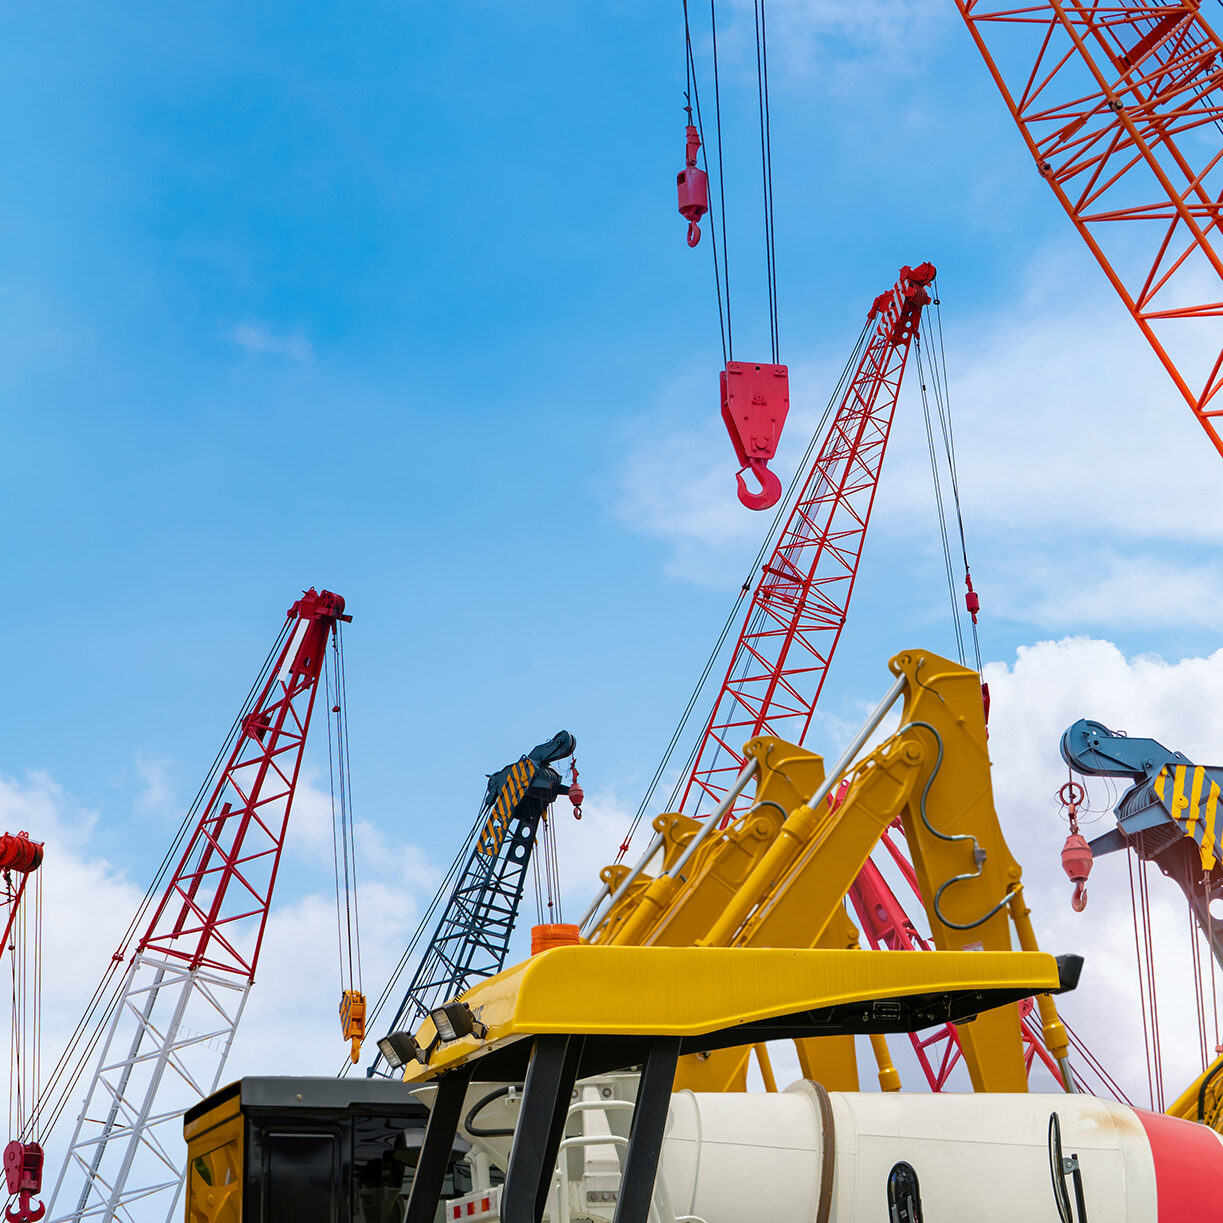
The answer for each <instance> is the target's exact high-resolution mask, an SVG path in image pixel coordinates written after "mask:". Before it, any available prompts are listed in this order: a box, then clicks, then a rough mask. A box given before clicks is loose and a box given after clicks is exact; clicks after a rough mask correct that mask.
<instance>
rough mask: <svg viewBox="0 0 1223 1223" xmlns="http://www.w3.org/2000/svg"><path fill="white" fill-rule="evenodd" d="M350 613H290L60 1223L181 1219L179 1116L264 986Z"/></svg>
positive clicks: (116, 1040)
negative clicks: (278, 904) (283, 879)
mask: <svg viewBox="0 0 1223 1223" xmlns="http://www.w3.org/2000/svg"><path fill="white" fill-rule="evenodd" d="M343 612H344V600H343V599H342V598H340V596H339V595H335V594H332V593H331V592H329V591H326V590H324V591H322V592H316V591H315V590H313V589H312V590H309V591H307V592H306V594H305V595H304V596H303V597H302V598H301V599H299V600H298V601H297V602H296V603H294V604H293V606H292V607H291V608H290V609H289V612H288V618H287V623H286V626H285V630H284V631H283V632H282V633H281V636H280V640H279V642H278V649H274V651H273V658H272V659H271V660H269V661H270V666H269V667H268V669H267V670H266V673H265V674H266V678H265V680H264V682H263V683H262V684H261V685H257V687H256V692H255V694H254V696H253V699H252V701H251V703H250V705H249V706H248V708H247V709H246V710H245V711H244V712H243V714H242V716H241V717H240V718H239V721H238V724H237V727H236V732H237V733H236V738H235V741H234V743H233V747H232V750H231V751H230V753H229V756H228V760H227V761H226V763H225V766H224V768H223V769H222V770H221V772H220V773H219V775H218V779H217V781H216V784H215V785H214V787H213V789H212V791H211V792H210V795H209V797H208V800H207V802H206V803H205V804H204V805H203V807H202V814H201V815H200V817H199V819H198V821H197V822H196V823H195V826H194V828H193V829H192V830H191V831H190V833H189V835H188V838H187V842H186V848H185V850H184V851H183V853H182V856H181V858H180V859H179V861H178V865H177V867H176V869H175V871H174V874H173V877H172V878H171V880H170V883H169V886H168V887H167V888H166V890H165V892H164V894H163V895H162V897H161V900H160V903H159V904H158V906H157V909H156V911H155V913H154V914H153V918H152V920H151V921H150V923H149V925H148V928H147V929H146V930H145V932H144V934H143V936H142V937H141V939H140V941H139V943H138V944H137V947H136V951H135V953H134V954H133V956H132V959H131V962H130V964H129V965H128V968H127V972H126V974H125V977H124V980H123V986H122V992H121V994H120V996H119V999H118V1003H117V1005H116V1007H115V1010H114V1014H113V1017H112V1019H111V1021H110V1025H109V1028H108V1030H107V1033H106V1038H105V1043H104V1045H103V1048H102V1052H101V1055H100V1057H99V1060H98V1063H97V1068H96V1070H95V1071H94V1075H93V1079H92V1081H91V1083H90V1085H89V1090H88V1092H87V1094H86V1096H85V1102H84V1105H83V1106H82V1109H81V1113H80V1116H79V1118H78V1120H77V1124H76V1130H75V1132H74V1133H73V1136H72V1143H71V1146H70V1147H69V1151H68V1157H67V1160H66V1162H65V1164H64V1168H63V1170H62V1171H61V1172H60V1175H59V1179H58V1181H57V1182H56V1186H55V1192H54V1194H53V1195H52V1199H51V1209H50V1215H51V1218H52V1219H59V1220H69V1219H71V1220H74V1221H76V1220H81V1219H95V1218H96V1219H105V1220H108V1221H109V1220H111V1219H120V1220H130V1221H131V1223H136V1220H140V1221H141V1223H146V1221H147V1220H149V1219H152V1218H154V1217H155V1216H156V1215H157V1214H159V1213H160V1214H161V1215H162V1217H164V1218H165V1219H167V1220H169V1219H171V1218H173V1216H174V1214H175V1208H176V1204H177V1201H178V1195H179V1190H180V1188H181V1184H182V1177H183V1168H182V1165H181V1150H182V1135H181V1127H182V1113H183V1109H184V1108H185V1107H187V1106H189V1105H191V1104H194V1103H195V1102H196V1101H197V1100H199V1099H201V1098H203V1097H204V1096H206V1095H208V1094H210V1093H211V1092H213V1091H215V1090H216V1088H217V1086H218V1084H219V1081H220V1075H221V1071H222V1068H223V1067H224V1064H225V1059H226V1057H227V1055H228V1053H229V1049H230V1045H231V1044H232V1041H233V1036H234V1031H235V1029H236V1028H237V1026H238V1022H239V1020H240V1019H241V1017H242V1011H243V1007H244V1006H245V1004H246V999H247V995H248V994H249V992H250V988H251V985H252V984H253V981H254V976H255V969H256V967H257V965H258V962H259V952H260V949H261V947H262V944H263V935H264V930H265V928H266V925H267V917H268V909H269V906H270V905H271V900H272V889H273V887H274V885H275V882H276V873H277V868H278V867H279V864H280V854H281V849H282V847H283V845H284V837H285V832H286V829H287V826H288V820H289V813H290V811H291V809H292V805H293V795H294V790H295V788H296V785H297V777H298V772H299V770H300V768H301V762H302V752H303V749H304V747H305V743H306V734H307V732H308V730H309V727H310V718H311V713H312V712H313V709H314V699H315V696H316V694H317V690H318V680H319V676H320V674H321V671H322V667H323V661H324V658H325V655H326V650H327V646H328V643H329V642H330V640H331V639H332V635H333V634H334V633H335V631H336V625H337V622H338V621H339V620H348V619H350V617H348V616H345V615H344V614H343Z"/></svg>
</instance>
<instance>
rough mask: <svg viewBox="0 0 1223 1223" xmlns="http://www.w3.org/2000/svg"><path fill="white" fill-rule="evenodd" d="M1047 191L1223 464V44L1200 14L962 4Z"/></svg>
mask: <svg viewBox="0 0 1223 1223" xmlns="http://www.w3.org/2000/svg"><path fill="white" fill-rule="evenodd" d="M956 6H957V7H958V8H959V10H960V13H961V15H962V16H963V18H964V20H965V22H966V23H967V25H968V29H969V32H970V33H971V34H972V37H973V40H974V41H975V42H976V44H977V49H978V50H979V51H980V52H981V54H982V55H983V56H984V57H985V63H986V65H987V66H988V68H989V70H990V73H991V74H992V76H993V78H994V81H995V83H996V84H997V85H998V88H999V89H1000V90H1001V91H1002V96H1003V98H1004V99H1005V100H1006V104H1007V106H1008V107H1009V108H1010V111H1011V114H1012V116H1013V117H1014V119H1015V122H1016V123H1017V124H1018V125H1019V130H1020V133H1021V134H1022V135H1023V138H1024V140H1025V142H1026V143H1027V146H1028V149H1029V151H1030V152H1031V154H1032V156H1033V158H1034V159H1035V161H1036V165H1037V168H1038V170H1039V172H1040V174H1041V176H1042V177H1043V178H1044V179H1045V181H1046V182H1047V183H1048V184H1049V186H1050V187H1051V188H1052V189H1053V193H1054V195H1056V196H1057V198H1058V201H1059V202H1060V203H1061V205H1062V207H1063V208H1064V209H1065V210H1066V214H1067V216H1069V217H1070V219H1071V221H1073V222H1074V225H1075V228H1076V229H1077V230H1078V231H1079V233H1080V234H1082V236H1083V239H1084V241H1086V243H1087V245H1088V246H1089V247H1090V248H1091V251H1092V254H1094V255H1095V257H1096V259H1097V260H1098V261H1099V263H1100V266H1101V267H1102V268H1103V269H1104V273H1105V275H1106V276H1107V277H1108V279H1109V280H1110V282H1111V283H1112V285H1113V288H1114V289H1116V290H1117V292H1118V294H1119V295H1120V296H1121V300H1122V301H1123V302H1124V303H1125V305H1126V308H1127V309H1128V310H1129V312H1130V313H1131V314H1132V315H1133V316H1134V321H1135V322H1136V323H1137V324H1138V326H1139V327H1140V328H1141V329H1142V333H1143V334H1144V335H1145V336H1146V338H1147V340H1148V341H1149V342H1150V344H1151V347H1152V348H1153V349H1154V350H1155V353H1156V355H1157V356H1158V357H1159V359H1160V361H1161V362H1162V363H1163V365H1164V368H1165V369H1166V370H1167V371H1168V373H1169V374H1170V375H1171V376H1172V380H1173V381H1174V382H1175V383H1176V386H1177V389H1178V390H1179V391H1180V393H1181V394H1182V395H1183V396H1184V398H1185V401H1186V402H1187V403H1188V404H1189V407H1190V409H1191V410H1192V411H1193V414H1194V416H1195V417H1197V419H1198V421H1199V423H1200V424H1201V426H1202V428H1203V429H1205V430H1206V433H1207V434H1208V435H1209V437H1210V440H1211V442H1212V443H1213V444H1214V446H1215V449H1216V450H1218V451H1219V452H1220V453H1221V454H1223V438H1221V437H1220V433H1219V429H1220V427H1221V426H1220V421H1219V418H1220V417H1223V400H1220V399H1219V398H1218V392H1219V389H1220V387H1221V386H1223V336H1221V335H1220V332H1221V331H1223V328H1221V327H1220V324H1219V321H1218V320H1219V319H1220V318H1223V241H1221V240H1220V233H1219V226H1220V221H1221V219H1223V203H1221V199H1220V197H1221V195H1223V148H1221V147H1220V146H1221V144H1223V141H1221V140H1220V134H1221V133H1223V42H1221V41H1220V39H1219V36H1218V35H1217V34H1216V33H1215V31H1214V30H1213V29H1211V27H1210V26H1209V25H1208V24H1207V23H1206V21H1205V20H1204V19H1203V17H1202V14H1201V12H1200V5H1199V2H1198V0H1188V2H1187V3H1185V4H1157V3H1153V2H1152V0H1125V2H1124V3H1117V2H1113V3H1099V2H1098V0H1097V2H1095V3H1092V2H1090V0H1047V2H1046V3H1040V4H1028V5H1024V6H1022V7H1015V6H1014V5H1013V4H1005V3H1001V4H1000V3H998V0H956Z"/></svg>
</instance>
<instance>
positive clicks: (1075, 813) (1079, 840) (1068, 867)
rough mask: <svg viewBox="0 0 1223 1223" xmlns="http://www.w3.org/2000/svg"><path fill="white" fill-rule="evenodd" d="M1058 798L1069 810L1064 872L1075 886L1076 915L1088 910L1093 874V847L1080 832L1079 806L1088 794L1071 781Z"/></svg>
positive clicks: (1073, 896) (1074, 902) (1063, 850)
mask: <svg viewBox="0 0 1223 1223" xmlns="http://www.w3.org/2000/svg"><path fill="white" fill-rule="evenodd" d="M1057 796H1058V798H1059V799H1061V801H1062V802H1063V803H1065V804H1066V806H1067V807H1068V808H1069V811H1067V813H1066V814H1067V816H1068V818H1069V820H1070V835H1069V836H1068V837H1067V838H1066V843H1065V845H1063V846H1062V870H1064V871H1065V872H1066V876H1067V878H1068V879H1069V880H1070V882H1071V883H1073V884H1074V893H1073V895H1072V896H1071V897H1070V907H1071V908H1072V909H1073V910H1074V911H1075V912H1076V913H1082V912H1083V910H1084V909H1085V908H1087V876H1088V875H1090V874H1091V866H1092V852H1091V846H1090V845H1088V844H1087V840H1086V838H1085V837H1083V836H1082V835H1081V834H1080V832H1079V804H1080V803H1081V802H1082V801H1083V800H1084V799H1085V798H1086V797H1087V792H1086V791H1085V790H1084V789H1083V787H1082V786H1081V785H1079V784H1078V783H1077V782H1073V781H1069V782H1067V783H1066V784H1065V785H1064V786H1062V788H1061V789H1060V790H1059V791H1058V792H1057Z"/></svg>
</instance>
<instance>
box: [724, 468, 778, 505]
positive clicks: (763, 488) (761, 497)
mask: <svg viewBox="0 0 1223 1223" xmlns="http://www.w3.org/2000/svg"><path fill="white" fill-rule="evenodd" d="M749 469H750V470H751V473H752V475H754V476H755V477H756V479H757V480H759V481H760V491H759V492H758V493H753V492H751V491H750V490H749V489H748V487H747V481H746V480H744V478H743V473H744V472H745V471H748V470H749ZM735 483H736V484H737V485H738V486H739V500H740V501H742V502H743V504H744V505H746V506H747V508H748V509H749V510H767V509H768V508H769V507H770V506H774V505H776V504H777V503H778V501H780V500H781V481H780V480H779V479H778V478H777V473H776V472H773V471H770V470H769V464H768V460H767V459H748V461H747V466H746V467H743V468H741V469H740V470H739V471H738V472H736V473H735Z"/></svg>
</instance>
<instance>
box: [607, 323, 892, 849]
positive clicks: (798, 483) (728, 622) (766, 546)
mask: <svg viewBox="0 0 1223 1223" xmlns="http://www.w3.org/2000/svg"><path fill="white" fill-rule="evenodd" d="M870 326H871V323H870V320H869V319H868V320H867V322H866V323H865V324H864V325H863V327H862V331H861V333H860V334H859V336H858V339H857V342H856V343H855V344H854V349H853V352H852V353H851V354H850V356H849V360H848V361H846V363H845V368H844V369H843V370H842V371H841V376H840V377H839V378H838V379H837V384H836V386H835V387H834V388H833V391H832V394H831V396H829V399H828V403H827V406H826V407H825V408H824V413H823V415H822V416H821V417H820V420H819V423H818V424H817V425H816V427H815V431H814V432H813V433H812V435H811V441H810V442H809V443H808V444H807V449H806V451H805V453H804V454H803V457H802V459H801V461H800V462H799V464H798V466H797V468H796V469H795V472H794V477H793V479H791V481H790V486H789V488H788V489H787V490H786V495H785V496H784V497H783V498H782V499H781V502H780V503H779V504H778V506H777V512H776V513H775V514H774V515H773V521H772V523H771V524H770V526H769V529H768V531H767V532H766V534H765V537H764V540H763V542H762V543H761V545H760V548H759V550H758V551H757V553H756V556H755V559H754V560H753V561H752V563H751V566H750V567H749V569H748V571H747V576H746V577H745V578H744V580H743V584H742V585H741V586H740V587H739V590H738V593H737V594H736V595H735V600H734V602H733V603H732V604H731V608H730V611H729V612H728V613H727V615H726V619H725V621H723V624H722V629H721V632H720V633H719V634H718V638H717V640H716V641H715V642H714V645H713V649H711V650H710V652H709V656H708V657H707V658H706V660H705V665H704V667H703V668H702V669H701V674H700V677H699V678H698V679H697V681H696V684H695V686H694V687H693V689H692V692H691V694H690V695H689V697H688V701H687V703H686V704H685V706H684V709H683V712H682V713H681V714H680V716H679V720H678V722H676V724H675V729H674V730H673V731H672V732H671V738H670V739H669V740H668V742H667V746H666V748H665V749H664V750H663V754H662V758H661V759H660V760H659V762H658V765H657V767H656V768H655V769H654V773H653V776H652V777H651V778H650V782H649V785H648V786H647V787H646V790H645V793H644V795H642V798H641V802H640V803H638V805H637V811H636V813H635V814H634V816H633V819H632V822H631V823H630V825H629V829H628V832H627V834H626V835H625V837H624V841H623V842H622V844H621V846H620V852H619V853H618V855H617V857H616V861H617V862H619V861H620V860H621V859H623V857H624V855H625V854H626V853H627V852H628V849H629V845H630V844H631V843H632V840H633V836H634V835H635V834H636V832H637V829H638V827H640V825H641V821H642V819H643V818H644V816H645V813H646V811H647V810H649V808H650V804H651V803H652V802H653V800H654V793H655V791H656V790H657V789H658V786H659V785H660V784H661V782H662V778H663V776H664V775H665V774H666V772H667V770H668V769H669V767H670V765H671V758H672V756H673V755H674V753H675V749H676V746H677V745H678V744H679V741H680V740H681V739H682V738H683V735H684V732H685V731H686V730H687V728H688V723H689V721H690V720H691V718H692V713H693V711H694V710H695V709H696V705H697V702H698V701H699V700H700V698H701V694H702V693H703V692H704V690H705V685H706V684H707V683H708V681H709V676H710V674H711V673H712V671H713V669H714V666H715V665H716V663H717V661H718V658H719V657H720V655H721V653H722V647H723V646H724V645H725V644H726V639H727V637H728V636H729V635H730V630H731V629H732V628H733V627H734V625H735V622H736V621H737V620H738V618H739V614H740V608H741V607H742V606H743V600H744V599H746V598H747V597H748V596H749V595H751V594H752V593H753V582H754V581H755V578H756V574H757V572H758V571H759V569H760V567H761V565H762V564H763V562H764V559H765V557H766V556H767V555H768V554H769V553H770V552H771V551H772V550H773V548H774V547H775V546H776V542H775V541H776V539H777V537H778V535H779V533H780V530H781V527H782V523H783V522H784V521H785V520H786V518H787V517H788V516H789V514H790V513H791V512H792V510H793V503H794V502H795V501H796V500H797V497H798V494H799V492H800V490H801V489H802V487H803V483H804V481H805V480H806V479H807V475H808V471H809V468H810V465H811V462H812V459H813V458H814V456H815V453H816V450H817V448H818V446H819V445H820V444H821V443H822V442H823V440H824V433H825V430H826V428H827V425H828V421H829V419H830V418H831V416H832V414H833V412H834V411H835V410H836V408H837V406H838V405H839V404H840V402H841V398H842V396H843V394H844V391H845V385H846V383H847V382H848V381H849V379H850V377H851V376H852V374H853V371H854V370H855V369H856V368H857V366H858V362H859V361H860V359H861V355H862V350H863V349H864V347H865V346H866V339H867V334H868V332H869V331H870ZM710 716H711V717H712V712H711V715H710ZM703 731H704V727H702V734H701V735H699V736H698V737H697V739H696V742H695V743H694V745H693V747H692V750H691V752H690V753H689V755H688V760H687V763H686V764H685V766H684V769H683V771H682V772H681V773H680V774H679V776H678V778H677V780H676V782H675V786H674V788H673V789H672V791H671V797H670V799H669V800H668V809H671V810H673V809H674V807H675V804H676V802H677V801H678V798H679V792H680V789H681V788H682V786H683V785H684V784H685V782H686V781H687V780H688V777H689V776H690V775H691V773H692V769H693V767H694V766H695V764H696V759H697V755H698V753H699V752H700V749H701V743H702V742H703V738H704V735H703Z"/></svg>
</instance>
